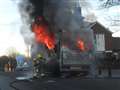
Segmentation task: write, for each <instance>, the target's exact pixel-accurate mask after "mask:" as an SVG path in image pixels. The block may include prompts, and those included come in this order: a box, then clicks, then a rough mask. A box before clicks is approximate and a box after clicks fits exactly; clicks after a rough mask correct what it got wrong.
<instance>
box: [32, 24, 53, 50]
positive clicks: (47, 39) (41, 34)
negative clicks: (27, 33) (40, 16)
mask: <svg viewBox="0 0 120 90" xmlns="http://www.w3.org/2000/svg"><path fill="white" fill-rule="evenodd" d="M32 29H33V32H34V33H35V38H36V41H37V42H38V43H43V44H45V45H46V46H47V47H48V49H49V50H51V49H54V47H55V37H54V34H52V33H49V32H48V27H47V25H38V24H35V23H34V24H33V27H32Z"/></svg>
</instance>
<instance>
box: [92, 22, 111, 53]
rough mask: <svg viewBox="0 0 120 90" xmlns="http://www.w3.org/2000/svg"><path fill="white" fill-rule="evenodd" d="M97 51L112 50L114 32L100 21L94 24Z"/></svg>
mask: <svg viewBox="0 0 120 90" xmlns="http://www.w3.org/2000/svg"><path fill="white" fill-rule="evenodd" d="M91 28H92V29H93V33H94V39H95V46H96V50H97V51H105V50H112V32H111V31H109V30H108V29H107V28H105V27H104V26H103V25H101V24H100V23H99V22H95V23H94V24H92V27H91Z"/></svg>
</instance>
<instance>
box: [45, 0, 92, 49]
mask: <svg viewBox="0 0 120 90" xmlns="http://www.w3.org/2000/svg"><path fill="white" fill-rule="evenodd" d="M45 5H46V6H45V9H44V15H45V17H46V18H47V20H48V21H49V22H52V24H53V26H57V29H56V32H58V31H57V30H59V29H61V30H62V31H63V38H64V39H63V41H64V42H66V41H68V43H69V44H68V45H71V47H75V42H76V39H77V38H81V39H83V40H84V41H85V42H86V43H87V44H88V42H90V41H91V40H92V39H93V38H92V37H91V36H92V35H91V34H92V33H91V32H92V31H91V30H90V28H89V27H87V26H86V25H85V22H84V18H83V16H82V13H81V12H82V11H81V6H80V2H79V0H49V1H48V2H47V4H45ZM68 32H69V33H70V36H69V35H67V33H68ZM85 35H88V36H87V37H85ZM90 39H91V40H90ZM71 43H72V44H71Z"/></svg>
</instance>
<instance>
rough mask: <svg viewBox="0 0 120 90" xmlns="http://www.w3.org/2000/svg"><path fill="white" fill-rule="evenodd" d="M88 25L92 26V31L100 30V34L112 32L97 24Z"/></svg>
mask: <svg viewBox="0 0 120 90" xmlns="http://www.w3.org/2000/svg"><path fill="white" fill-rule="evenodd" d="M90 25H92V26H91V28H92V29H93V30H100V32H107V33H111V34H112V32H111V31H110V30H109V29H108V28H105V27H104V26H103V25H102V24H100V23H99V22H95V23H91V24H90Z"/></svg>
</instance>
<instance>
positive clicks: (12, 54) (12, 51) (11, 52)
mask: <svg viewBox="0 0 120 90" xmlns="http://www.w3.org/2000/svg"><path fill="white" fill-rule="evenodd" d="M6 52H7V55H8V56H10V57H16V55H17V54H18V51H17V50H16V48H15V47H9V48H8V49H7V50H6Z"/></svg>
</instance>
